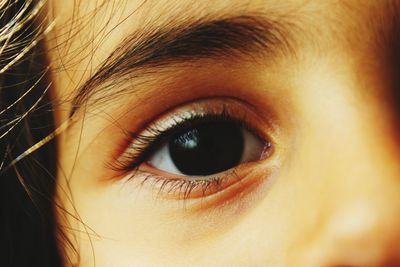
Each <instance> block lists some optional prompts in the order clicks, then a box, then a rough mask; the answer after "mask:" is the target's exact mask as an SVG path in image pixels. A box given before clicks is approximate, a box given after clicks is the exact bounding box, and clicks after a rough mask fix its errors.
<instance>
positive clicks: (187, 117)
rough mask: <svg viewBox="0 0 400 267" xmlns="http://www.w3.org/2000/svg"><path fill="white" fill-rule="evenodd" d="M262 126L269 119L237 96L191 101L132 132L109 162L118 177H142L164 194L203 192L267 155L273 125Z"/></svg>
mask: <svg viewBox="0 0 400 267" xmlns="http://www.w3.org/2000/svg"><path fill="white" fill-rule="evenodd" d="M261 125H269V122H262V119H261V118H260V117H259V116H258V115H257V114H256V113H255V112H254V110H253V108H252V107H247V106H246V104H244V103H242V102H241V101H239V100H232V99H230V98H227V99H223V98H222V99H220V98H217V99H205V100H200V101H197V102H196V101H194V102H191V103H189V104H186V105H183V106H179V107H177V108H174V109H172V110H170V111H167V112H166V113H165V114H164V115H162V116H160V117H158V118H156V119H155V120H154V121H153V122H151V123H150V124H148V125H147V126H145V127H144V129H143V130H142V131H139V132H138V133H137V132H131V134H130V138H129V140H127V146H126V149H125V150H124V151H123V153H122V154H121V155H120V156H119V157H118V158H117V159H116V163H115V164H114V165H111V167H112V168H114V169H115V170H116V171H118V172H121V173H122V175H121V176H125V177H128V178H129V179H141V184H142V185H144V184H146V183H151V184H152V185H153V186H154V188H155V189H156V190H157V191H158V193H159V194H161V195H162V196H164V197H166V198H176V199H188V198H198V197H205V196H207V195H212V194H215V193H217V192H220V191H222V190H224V189H225V188H227V187H228V186H230V185H232V184H234V183H235V182H238V181H240V180H241V179H242V178H243V176H245V175H244V173H248V172H249V168H253V167H254V164H252V163H255V162H259V161H263V160H268V159H269V158H270V157H271V156H272V154H273V151H274V149H273V148H274V145H273V144H274V143H273V140H272V137H271V136H272V135H271V134H272V132H271V133H269V132H268V129H269V130H270V131H272V127H271V126H267V127H261ZM261 129H263V130H261ZM265 129H267V131H265Z"/></svg>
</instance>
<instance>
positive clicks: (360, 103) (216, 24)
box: [47, 0, 400, 266]
mask: <svg viewBox="0 0 400 267" xmlns="http://www.w3.org/2000/svg"><path fill="white" fill-rule="evenodd" d="M49 4H50V8H49V10H51V14H53V15H54V16H55V17H57V21H56V26H55V28H54V29H53V31H52V32H51V34H50V35H49V37H48V40H47V43H48V47H49V55H50V59H51V62H52V68H53V70H54V74H53V80H54V84H53V85H54V86H53V88H54V91H53V92H52V94H53V98H54V103H55V108H56V113H55V116H56V121H57V122H58V124H59V125H60V129H61V130H63V131H62V133H61V134H60V135H59V136H58V138H59V139H58V140H59V142H58V143H59V159H58V160H59V170H58V177H57V182H58V186H57V194H56V199H55V203H56V209H57V212H58V221H59V224H60V225H61V226H62V227H63V230H64V232H65V233H66V235H67V236H68V237H69V239H70V241H71V243H72V245H73V246H74V248H75V250H74V249H72V248H71V246H70V245H68V244H67V243H66V242H60V248H61V250H62V251H64V254H65V257H66V263H67V264H78V263H79V266H94V265H95V266H397V265H400V230H399V227H398V226H399V225H400V164H399V159H400V154H399V147H400V143H399V132H400V131H399V127H400V120H399V116H400V109H399V105H400V98H399V89H400V87H399V86H400V80H399V75H400V65H399V64H400V63H399V62H400V53H399V52H398V46H400V1H396V0H393V1H389V0H387V1H386V0H383V1H380V0H379V1H378V0H376V1H361V0H360V1H357V0H352V1H335V0H329V1H312V0H310V1H295V0H293V1H274V0H260V1H258V0H248V1H242V0H237V1H236V0H224V1H191V0H174V1H140V0H137V1H118V0H110V1H108V0H105V1H94V0H93V1H80V2H76V1H69V3H64V2H63V3H62V4H61V2H60V1H51V2H50V3H49ZM78 254H79V258H78V256H77V255H78Z"/></svg>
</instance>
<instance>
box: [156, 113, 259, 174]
mask: <svg viewBox="0 0 400 267" xmlns="http://www.w3.org/2000/svg"><path fill="white" fill-rule="evenodd" d="M178 127H179V126H178ZM265 148H266V144H265V141H263V140H261V139H260V138H259V137H258V136H256V135H255V134H254V133H252V132H250V131H249V130H248V129H246V128H245V127H243V125H242V124H241V123H239V122H235V121H224V120H223V118H220V119H219V120H218V119H217V120H216V121H211V122H199V123H195V125H193V126H191V127H189V128H185V129H181V130H178V131H177V132H176V133H175V134H172V135H171V136H169V137H168V138H167V140H166V141H165V142H164V143H163V144H162V146H161V147H160V148H159V149H157V150H156V151H154V152H153V154H152V155H151V156H150V158H149V160H148V164H150V165H151V166H152V167H154V168H157V169H159V170H161V171H165V172H168V173H172V174H178V175H185V176H208V175H213V174H216V173H220V172H223V171H226V170H229V169H231V168H233V167H235V166H237V165H240V164H242V163H245V162H250V161H256V160H259V159H260V158H261V157H262V155H263V152H264V150H265Z"/></svg>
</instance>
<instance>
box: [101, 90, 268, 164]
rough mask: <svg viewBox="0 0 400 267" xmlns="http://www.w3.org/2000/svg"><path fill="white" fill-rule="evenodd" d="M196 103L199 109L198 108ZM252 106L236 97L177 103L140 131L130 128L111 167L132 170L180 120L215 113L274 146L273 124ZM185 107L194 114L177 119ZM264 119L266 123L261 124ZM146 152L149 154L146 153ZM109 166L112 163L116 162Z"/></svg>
mask: <svg viewBox="0 0 400 267" xmlns="http://www.w3.org/2000/svg"><path fill="white" fill-rule="evenodd" d="M211 103H213V104H211ZM203 105H215V107H214V108H211V109H208V108H204V107H203ZM195 106H196V107H197V108H195ZM253 108H254V107H252V106H249V105H248V104H247V103H246V102H243V101H241V100H238V99H234V98H217V99H212V98H211V99H209V98H207V99H202V100H200V101H196V102H193V103H188V104H186V105H183V106H178V107H177V108H174V109H172V110H169V111H167V112H166V113H165V114H163V115H162V116H161V117H157V118H155V119H153V120H152V121H151V122H150V123H148V124H147V125H145V126H143V128H142V130H140V131H134V132H132V131H127V132H128V133H129V134H130V135H128V136H126V140H125V143H126V148H125V149H123V150H122V152H121V154H120V155H119V156H117V157H114V158H113V161H116V162H117V163H118V164H117V167H113V168H112V169H115V170H117V171H131V170H132V166H135V167H138V164H139V165H140V164H141V163H142V161H141V160H143V159H144V158H146V155H147V154H148V153H151V152H152V151H147V148H148V145H149V144H150V143H153V142H154V143H155V142H157V143H155V145H154V146H157V144H158V145H159V144H160V142H162V140H160V139H159V135H160V134H163V135H164V136H166V135H168V134H169V133H170V132H172V131H173V128H175V127H179V124H180V123H182V122H185V121H188V120H189V121H190V120H196V119H199V118H201V117H210V116H215V118H217V117H219V118H220V117H222V116H225V117H226V118H228V119H230V120H232V121H236V122H238V123H240V124H241V125H243V126H244V127H245V128H247V129H248V130H250V131H251V132H253V133H254V134H256V135H257V136H258V137H259V138H261V139H263V140H265V141H266V142H268V144H270V145H273V144H274V143H275V142H274V140H273V139H274V138H272V135H273V132H274V131H275V130H274V129H273V128H274V127H273V125H272V124H271V122H270V121H265V120H264V119H263V118H260V117H259V113H257V112H256V110H253ZM182 109H183V110H189V114H191V115H190V117H186V118H185V119H182V118H180V119H178V120H176V116H178V118H179V115H177V114H182V113H180V110H182ZM200 110H202V111H200ZM199 114H200V116H199ZM248 117H249V118H248ZM171 118H172V119H171ZM250 118H251V119H250ZM169 119H171V120H172V122H169V123H167V124H165V125H164V126H159V124H160V123H162V122H163V121H164V120H169ZM249 120H250V121H249ZM254 120H257V122H258V123H254ZM261 121H264V122H263V123H261ZM260 123H261V124H262V125H264V127H263V132H261V130H260V129H257V127H258V126H255V125H258V124H260ZM266 125H267V126H266ZM265 126H266V127H265ZM264 130H265V131H264ZM154 146H153V147H154ZM143 152H148V153H147V154H146V155H144V154H143ZM147 156H148V155H147ZM132 158H133V159H135V162H132ZM129 161H130V162H129ZM128 162H129V163H132V164H129V166H128ZM108 165H111V166H113V164H108Z"/></svg>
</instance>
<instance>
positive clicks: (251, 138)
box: [148, 128, 265, 175]
mask: <svg viewBox="0 0 400 267" xmlns="http://www.w3.org/2000/svg"><path fill="white" fill-rule="evenodd" d="M242 134H243V143H244V147H243V153H242V157H241V159H240V162H239V163H238V164H241V163H245V162H250V161H255V160H259V159H260V158H261V156H262V154H263V151H264V149H265V143H264V142H263V141H262V140H261V139H260V138H259V137H257V136H256V135H254V134H253V133H251V132H250V131H248V130H247V129H245V128H242ZM148 163H149V164H150V165H152V166H153V167H154V168H157V169H159V170H161V171H165V172H168V173H171V174H178V175H185V174H184V173H182V172H181V171H179V170H178V168H177V167H176V165H175V164H174V162H173V161H172V158H171V154H170V151H169V145H168V142H166V143H165V144H163V145H162V146H161V147H160V148H159V149H158V150H156V151H155V152H154V153H153V155H152V156H151V157H150V158H149V160H148Z"/></svg>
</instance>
